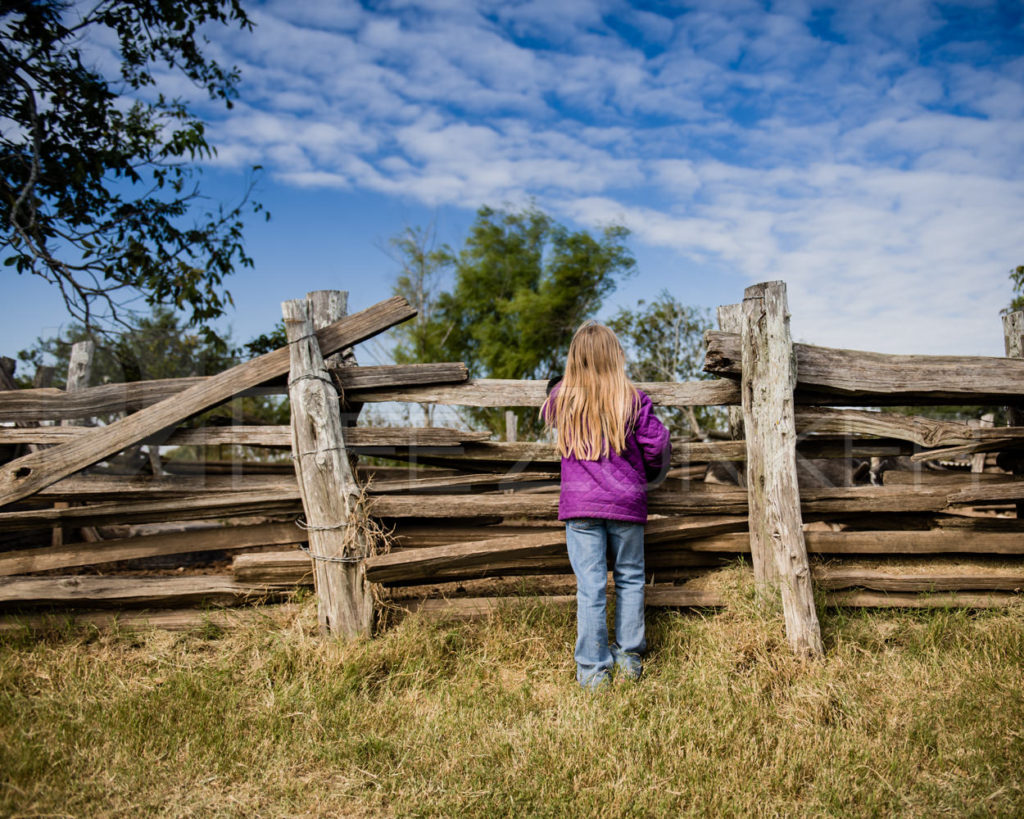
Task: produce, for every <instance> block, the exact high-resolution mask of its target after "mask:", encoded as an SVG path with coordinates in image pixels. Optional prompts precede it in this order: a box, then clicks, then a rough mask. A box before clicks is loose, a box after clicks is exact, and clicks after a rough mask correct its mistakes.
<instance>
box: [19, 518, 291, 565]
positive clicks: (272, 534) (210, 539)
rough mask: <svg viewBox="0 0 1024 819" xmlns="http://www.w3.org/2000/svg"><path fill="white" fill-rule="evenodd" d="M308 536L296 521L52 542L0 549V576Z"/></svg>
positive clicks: (277, 541)
mask: <svg viewBox="0 0 1024 819" xmlns="http://www.w3.org/2000/svg"><path fill="white" fill-rule="evenodd" d="M305 539H306V535H305V533H304V532H302V530H300V529H299V528H298V527H297V526H296V525H295V524H294V523H261V524H256V525H253V526H222V527H217V528H211V529H203V530H200V531H195V530H190V531H185V532H168V533H166V534H160V535H145V536H141V537H128V538H119V539H117V540H105V541H103V542H101V543H91V542H90V543H68V544H65V545H64V546H62V547H59V548H55V547H52V546H50V547H44V548H39V549H21V550H18V551H12V552H0V577H8V576H10V575H15V574H28V573H30V572H45V571H52V570H54V569H71V568H74V567H76V566H96V565H100V564H103V563H114V562H116V561H119V560H135V559H138V558H144V557H157V556H159V555H177V554H189V553H194V552H209V551H220V550H222V549H244V548H248V547H250V546H273V545H283V544H286V543H298V542H301V541H305Z"/></svg>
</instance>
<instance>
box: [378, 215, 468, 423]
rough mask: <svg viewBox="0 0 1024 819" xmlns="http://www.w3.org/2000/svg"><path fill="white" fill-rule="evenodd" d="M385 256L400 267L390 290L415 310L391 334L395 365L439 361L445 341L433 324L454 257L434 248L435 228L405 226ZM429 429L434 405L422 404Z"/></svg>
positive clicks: (447, 250)
mask: <svg viewBox="0 0 1024 819" xmlns="http://www.w3.org/2000/svg"><path fill="white" fill-rule="evenodd" d="M388 247H389V250H388V251H387V252H388V254H389V255H390V256H391V258H392V259H394V260H395V261H396V262H397V263H398V264H399V265H401V273H399V274H398V279H397V281H396V282H395V286H394V288H393V290H394V293H395V295H396V296H402V297H403V298H404V299H405V300H406V301H408V302H409V304H411V305H412V306H413V307H415V308H416V316H415V318H413V319H412V321H407V322H405V323H403V324H399V325H398V326H397V327H396V328H395V329H394V330H393V331H392V334H393V335H394V336H395V338H396V339H397V342H398V343H397V344H396V345H395V347H394V350H393V351H392V356H393V357H394V359H395V362H396V363H398V364H411V363H414V362H417V361H441V360H442V358H443V344H444V342H445V340H446V336H447V333H446V332H445V328H444V325H443V324H442V323H439V322H436V321H433V320H432V318H433V315H434V310H435V306H436V302H437V295H438V292H439V289H440V286H441V277H442V276H444V274H445V273H447V272H448V271H449V270H450V269H451V268H452V266H453V265H454V264H455V255H454V254H453V253H452V250H451V248H450V247H448V245H441V246H440V247H437V246H436V233H435V231H434V226H433V225H431V226H429V227H427V228H421V227H407V228H406V229H405V230H403V231H402V232H401V233H400V234H398V235H397V236H393V237H392V238H391V240H390V241H389V242H388ZM420 407H421V409H422V410H423V415H424V418H425V420H426V425H427V426H428V427H432V426H434V418H435V415H436V410H437V405H436V404H421V405H420Z"/></svg>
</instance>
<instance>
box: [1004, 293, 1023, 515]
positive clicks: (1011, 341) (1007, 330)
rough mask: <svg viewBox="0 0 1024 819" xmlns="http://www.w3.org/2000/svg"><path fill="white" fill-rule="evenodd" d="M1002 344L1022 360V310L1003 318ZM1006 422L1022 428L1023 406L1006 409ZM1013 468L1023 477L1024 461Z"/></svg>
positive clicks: (1020, 504) (1019, 506)
mask: <svg viewBox="0 0 1024 819" xmlns="http://www.w3.org/2000/svg"><path fill="white" fill-rule="evenodd" d="M1003 343H1004V344H1005V346H1006V357H1007V358H1024V310H1016V311H1014V312H1013V313H1007V314H1006V315H1005V316H1003ZM1007 420H1008V421H1009V422H1010V426H1011V427H1021V426H1024V406H1022V405H1017V406H1015V407H1008V408H1007ZM1012 466H1013V474H1014V475H1024V461H1022V460H1021V458H1020V457H1019V456H1018V457H1017V459H1016V462H1015V463H1014V464H1013V465H1012ZM1017 517H1018V518H1024V502H1022V501H1017Z"/></svg>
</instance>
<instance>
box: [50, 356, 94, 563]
mask: <svg viewBox="0 0 1024 819" xmlns="http://www.w3.org/2000/svg"><path fill="white" fill-rule="evenodd" d="M95 352H96V342H95V341H89V340H85V341H76V342H75V343H74V344H72V345H71V355H70V357H69V359H68V377H67V381H66V382H65V385H64V390H65V392H78V391H79V390H84V389H85V388H86V387H88V386H89V381H90V379H91V378H92V358H93V354H94V353H95ZM78 420H79V421H81V420H82V419H78ZM60 423H61V426H64V427H67V426H71V425H72V424H74V421H71V420H68V419H65V420H63V421H61V422H60ZM70 506H71V504H70V503H63V502H58V503H55V504H54V505H53V508H54V509H67V508H69V507H70ZM90 531H94V530H90ZM85 539H86V540H92V538H90V537H89V536H88V535H85ZM50 545H51V546H53V547H59V546H63V545H64V529H63V528H62V527H60V526H55V527H54V528H53V534H52V536H51V538H50Z"/></svg>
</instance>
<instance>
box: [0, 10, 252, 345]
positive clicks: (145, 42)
mask: <svg viewBox="0 0 1024 819" xmlns="http://www.w3.org/2000/svg"><path fill="white" fill-rule="evenodd" d="M209 23H221V24H224V25H234V24H237V25H238V26H240V27H241V28H243V29H250V28H251V27H252V23H251V21H250V20H249V18H248V17H247V16H246V13H245V11H244V10H243V9H242V7H241V4H240V3H239V0H179V1H178V2H173V3H172V2H165V0H96V1H95V2H91V3H84V4H83V3H74V2H66V1H64V0H26V2H19V3H4V4H3V6H2V7H0V76H3V78H4V79H3V82H2V83H0V123H2V124H0V129H2V133H0V219H2V222H3V234H2V238H0V256H2V257H3V258H4V264H5V265H7V266H9V267H10V268H12V269H13V270H16V271H17V272H18V273H19V274H25V273H29V274H34V275H37V276H40V277H42V278H43V279H45V280H47V281H49V282H51V283H52V284H53V285H54V286H56V287H57V288H59V290H60V292H61V294H62V295H63V297H64V301H65V304H66V305H67V307H68V310H69V311H70V313H71V315H72V316H73V317H74V318H75V319H76V320H78V321H79V322H81V323H82V324H83V325H84V326H86V327H89V328H92V327H93V326H94V325H96V324H102V323H103V322H104V321H106V320H118V321H121V322H122V323H123V322H124V319H125V313H126V308H125V307H124V304H125V302H126V301H127V300H130V299H131V298H134V297H137V295H138V294H139V293H141V294H142V295H143V296H144V297H145V300H146V301H147V303H148V304H150V305H157V304H170V305H173V306H174V307H175V308H177V309H179V310H180V309H186V310H188V311H189V313H190V317H189V322H190V325H193V326H197V325H201V324H203V323H204V322H206V321H208V320H209V319H212V318H215V317H217V316H219V315H221V313H223V311H224V309H225V307H226V306H227V305H228V304H229V303H230V302H231V296H230V293H228V292H227V290H225V288H224V285H223V280H224V278H225V277H226V276H228V275H229V274H230V273H231V272H232V271H233V269H234V268H235V267H236V266H237V265H243V266H251V265H252V261H251V260H250V259H249V257H248V256H246V254H245V252H244V248H243V245H242V221H241V216H242V213H243V210H244V209H246V208H252V209H253V210H254V211H259V210H261V209H262V208H261V207H260V205H258V204H254V203H250V202H248V201H247V200H248V194H246V197H245V198H244V199H243V201H242V203H241V204H239V205H238V206H237V207H234V208H231V209H225V208H223V207H222V208H219V209H217V210H214V211H204V210H203V209H202V208H200V203H201V197H200V194H199V188H198V185H197V183H196V176H197V173H198V170H197V169H196V168H195V166H194V165H193V164H192V163H194V161H195V160H198V159H203V158H207V157H209V156H211V155H212V154H213V153H214V148H213V147H212V146H211V145H210V144H209V143H208V142H207V139H206V135H205V131H204V126H203V123H202V122H201V121H200V120H199V119H198V118H197V117H196V116H195V115H194V114H193V113H192V112H191V111H190V110H189V108H188V106H187V104H186V103H185V102H184V101H183V100H181V99H177V98H176V99H168V98H166V97H165V96H164V95H163V94H161V93H157V92H156V89H155V86H156V78H155V74H154V72H155V70H163V69H166V70H170V71H172V72H178V73H179V74H182V75H184V77H185V78H186V79H187V80H189V81H191V82H192V83H194V84H195V85H196V86H197V87H199V88H201V89H203V90H204V91H205V92H206V93H207V94H208V95H209V96H210V98H212V99H215V100H217V99H219V100H222V101H223V102H225V103H226V104H227V106H228V107H230V106H231V100H232V98H233V97H234V96H235V95H236V86H237V83H238V80H239V75H238V72H237V70H235V69H225V68H223V67H222V66H220V65H219V64H218V63H217V62H216V61H214V60H212V59H210V58H208V57H207V56H205V55H204V54H203V52H202V46H203V45H204V43H205V41H204V38H203V36H202V35H201V34H200V33H199V31H200V28H201V27H202V26H204V25H206V24H209ZM89 43H92V44H94V47H95V44H98V43H116V47H117V50H118V56H119V59H120V61H121V63H120V70H119V71H118V72H116V73H115V72H111V75H110V76H104V74H102V73H101V72H100V69H98V68H96V67H95V66H96V65H97V60H95V59H93V58H92V57H91V56H90V53H89V50H88V48H89V46H88V44H89Z"/></svg>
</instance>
